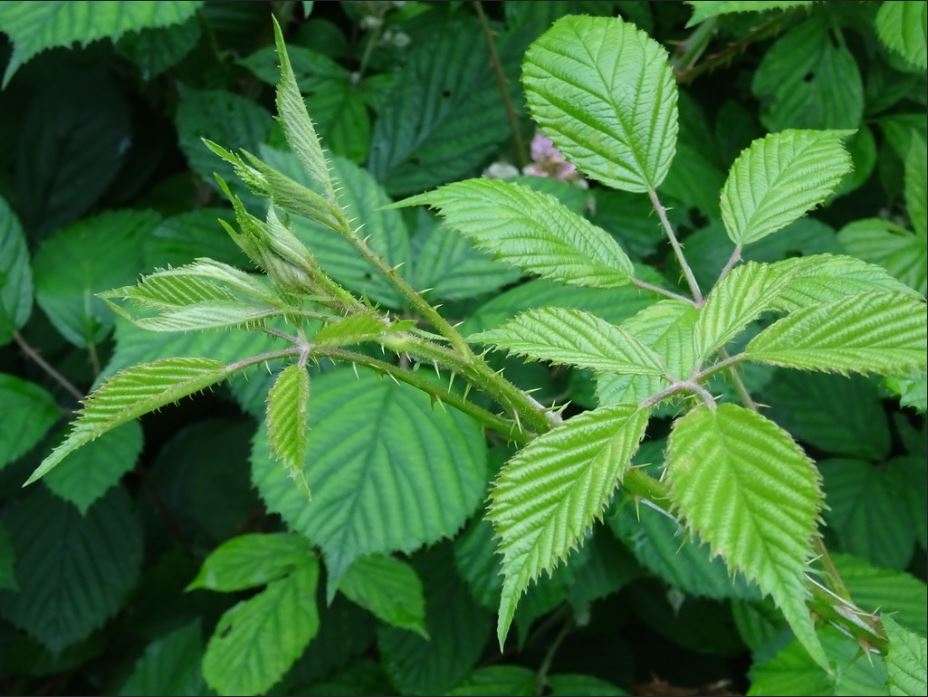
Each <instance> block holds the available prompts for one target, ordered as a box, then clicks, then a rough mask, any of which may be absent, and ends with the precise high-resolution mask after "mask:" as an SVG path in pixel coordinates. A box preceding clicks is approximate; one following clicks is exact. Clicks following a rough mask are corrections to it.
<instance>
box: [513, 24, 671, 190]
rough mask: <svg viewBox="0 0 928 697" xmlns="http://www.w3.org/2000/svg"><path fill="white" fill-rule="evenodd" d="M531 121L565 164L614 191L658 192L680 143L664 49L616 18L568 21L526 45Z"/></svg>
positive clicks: (524, 70)
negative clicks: (562, 154) (552, 142)
mask: <svg viewBox="0 0 928 697" xmlns="http://www.w3.org/2000/svg"><path fill="white" fill-rule="evenodd" d="M522 83H523V85H524V86H525V94H526V100H527V102H528V105H529V108H530V109H531V112H532V115H533V116H534V118H535V121H536V122H537V123H538V125H539V126H541V128H542V129H543V130H544V132H545V133H546V134H547V136H548V137H549V138H551V139H552V140H553V141H554V143H555V145H557V146H558V148H560V149H561V151H562V152H563V153H564V155H566V157H567V159H568V160H570V161H571V162H573V163H574V164H576V165H577V167H578V168H579V169H580V170H582V171H583V172H584V173H585V174H587V175H588V176H590V177H592V178H593V179H596V180H598V181H600V182H602V183H603V184H606V185H607V186H610V187H612V188H614V189H623V190H625V191H633V192H646V191H654V190H656V189H657V187H658V186H660V184H661V182H663V181H664V177H666V176H667V172H668V170H669V169H670V163H671V160H672V159H673V156H674V151H675V147H676V140H677V86H676V82H675V81H674V78H673V73H672V71H671V69H670V63H669V61H668V56H667V51H666V50H665V49H664V47H663V46H661V45H660V44H659V43H657V42H656V41H655V40H654V39H652V38H651V37H650V36H648V35H647V34H646V33H645V32H644V31H642V30H641V29H638V28H637V27H636V26H635V25H634V24H630V23H626V22H624V21H623V20H622V19H620V18H619V17H613V18H605V17H584V16H567V17H563V18H561V19H560V20H558V21H557V22H555V24H554V26H552V27H551V28H550V29H549V30H548V31H547V32H545V33H544V34H543V35H542V36H541V37H540V38H539V39H538V40H537V41H535V43H533V44H532V45H531V47H529V50H528V51H527V52H526V54H525V62H524V64H523V68H522Z"/></svg>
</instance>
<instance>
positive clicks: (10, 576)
mask: <svg viewBox="0 0 928 697" xmlns="http://www.w3.org/2000/svg"><path fill="white" fill-rule="evenodd" d="M18 589H19V584H18V583H17V582H16V553H15V551H14V550H13V540H12V539H10V533H9V532H8V531H7V529H6V528H5V527H3V526H2V525H0V591H4V590H10V591H15V590H18Z"/></svg>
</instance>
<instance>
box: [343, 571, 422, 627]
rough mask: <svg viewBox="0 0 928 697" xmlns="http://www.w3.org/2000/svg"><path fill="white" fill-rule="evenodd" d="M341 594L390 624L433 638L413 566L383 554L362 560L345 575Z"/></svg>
mask: <svg viewBox="0 0 928 697" xmlns="http://www.w3.org/2000/svg"><path fill="white" fill-rule="evenodd" d="M338 590H339V592H341V593H343V594H344V595H345V596H346V597H347V598H348V599H349V600H351V602H353V603H355V604H357V605H360V606H361V607H363V608H366V609H368V610H370V611H371V612H372V613H373V614H374V615H376V616H377V617H378V618H379V619H380V620H382V621H384V622H386V623H387V624H390V625H393V626H394V627H399V628H400V629H408V630H410V631H412V632H415V633H416V634H419V635H420V636H422V637H423V638H425V639H428V638H429V635H428V631H427V630H426V628H425V600H424V597H423V595H422V581H420V580H419V576H418V575H417V574H416V570H415V569H413V568H412V567H411V566H410V565H409V564H406V563H404V562H401V561H400V560H399V559H395V558H394V557H388V556H385V555H382V554H377V555H373V556H369V557H362V558H361V559H358V560H357V561H356V562H354V563H353V564H352V565H351V567H350V568H349V569H348V571H346V572H345V575H344V576H343V577H342V579H341V581H339V583H338Z"/></svg>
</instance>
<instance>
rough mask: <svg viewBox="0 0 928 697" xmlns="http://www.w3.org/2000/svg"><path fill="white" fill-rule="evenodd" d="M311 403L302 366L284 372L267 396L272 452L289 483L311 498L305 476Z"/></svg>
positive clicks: (268, 429)
mask: <svg viewBox="0 0 928 697" xmlns="http://www.w3.org/2000/svg"><path fill="white" fill-rule="evenodd" d="M308 402H309V373H307V372H306V368H305V367H304V366H301V365H297V364H293V365H290V366H287V367H286V368H284V369H283V370H282V371H281V372H280V375H278V376H277V380H276V381H275V382H274V385H273V386H272V387H271V389H270V391H269V392H268V394H267V433H268V442H269V443H270V445H271V450H272V452H273V453H274V454H275V455H276V456H277V457H278V458H279V459H280V461H281V462H282V463H283V465H284V467H285V468H286V470H287V474H288V476H289V477H290V479H292V480H293V482H294V483H295V484H296V485H297V487H299V489H300V491H301V492H303V494H304V495H305V496H306V498H307V499H308V498H310V494H309V484H308V483H307V481H306V476H305V475H304V474H303V465H304V463H305V460H306V448H307V446H308V443H309V439H308V436H307V431H308V430H309V424H308V423H307V403H308Z"/></svg>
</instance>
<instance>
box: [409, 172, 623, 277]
mask: <svg viewBox="0 0 928 697" xmlns="http://www.w3.org/2000/svg"><path fill="white" fill-rule="evenodd" d="M421 204H427V205H429V206H432V207H433V208H437V209H439V211H440V212H441V214H442V216H443V217H444V218H445V221H446V222H447V224H448V225H450V226H451V227H452V228H454V229H455V230H458V231H459V232H461V233H462V234H463V235H464V236H466V237H467V238H469V239H470V240H472V241H473V242H474V244H475V245H476V246H477V248H478V249H482V250H484V251H486V252H489V253H490V254H492V255H493V256H494V258H496V259H498V260H500V261H503V262H505V263H507V264H510V265H512V266H517V267H519V268H521V269H523V270H524V271H527V272H529V273H534V274H538V275H539V276H544V277H546V278H550V279H553V280H556V281H561V282H563V283H568V284H570V285H577V286H593V287H598V288H610V287H614V286H621V285H625V284H627V283H629V282H630V280H631V277H632V275H633V274H634V269H633V267H632V263H631V260H630V259H629V258H628V256H627V255H626V254H625V252H623V251H622V248H621V247H619V245H618V243H617V242H616V241H615V240H614V239H613V238H612V237H611V236H610V235H609V233H607V232H606V231H605V230H602V229H601V228H598V227H596V226H595V225H593V224H592V223H591V222H589V221H588V220H586V218H583V217H581V216H579V215H577V214H576V213H574V212H573V211H571V210H570V209H569V208H567V207H566V206H565V205H564V204H562V203H560V202H559V201H558V200H557V199H556V198H554V197H553V196H551V195H550V194H544V193H541V192H539V191H533V190H531V189H529V188H527V187H524V186H521V185H519V184H512V183H509V182H505V181H501V180H499V179H468V180H466V181H462V182H455V183H454V184H448V185H446V186H443V187H441V188H439V189H436V190H435V191H430V192H427V193H424V194H420V195H418V196H413V197H411V198H408V199H406V200H405V201H403V202H402V203H400V204H399V205H402V206H412V205H421Z"/></svg>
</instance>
